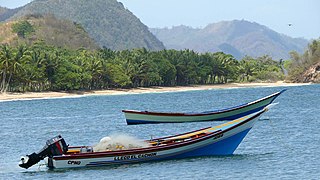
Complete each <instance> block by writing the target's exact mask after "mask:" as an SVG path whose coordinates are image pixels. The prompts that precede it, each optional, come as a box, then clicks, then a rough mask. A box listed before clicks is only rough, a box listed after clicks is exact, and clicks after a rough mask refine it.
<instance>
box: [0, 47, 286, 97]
mask: <svg viewBox="0 0 320 180" xmlns="http://www.w3.org/2000/svg"><path fill="white" fill-rule="evenodd" d="M279 65H280V64H279V63H278V62H276V61H273V60H272V59H271V58H270V57H268V56H263V57H260V58H258V59H253V58H251V57H246V58H244V59H243V60H241V61H237V60H236V59H235V58H234V57H233V56H231V55H228V54H224V53H222V52H218V53H204V54H198V53H196V52H194V51H191V50H181V51H177V50H161V51H148V50H146V49H144V48H143V49H133V50H123V51H113V50H110V49H100V50H96V51H90V50H85V49H78V50H70V49H65V48H57V47H52V46H48V45H46V44H44V43H43V42H42V41H39V42H37V43H34V44H33V45H31V46H24V45H20V46H18V47H13V46H8V45H1V46H0V90H1V92H5V91H10V92H26V91H47V90H51V91H61V90H62V91H72V90H98V89H108V88H131V87H150V86H176V85H191V84H216V83H228V82H239V81H240V82H243V81H258V80H261V81H265V80H269V79H270V77H271V79H272V80H277V79H280V78H282V73H281V69H280V68H279Z"/></svg>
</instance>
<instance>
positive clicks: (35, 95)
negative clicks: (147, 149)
mask: <svg viewBox="0 0 320 180" xmlns="http://www.w3.org/2000/svg"><path fill="white" fill-rule="evenodd" d="M309 84H310V83H285V82H282V81H279V82H275V83H229V84H219V85H194V86H175V87H150V88H132V89H113V90H97V91H78V92H75V93H67V92H27V93H2V94H0V100H1V101H9V100H24V99H40V98H63V97H81V96H88V95H120V94H140V93H157V92H179V91H194V90H208V89H223V88H244V87H277V86H301V85H309Z"/></svg>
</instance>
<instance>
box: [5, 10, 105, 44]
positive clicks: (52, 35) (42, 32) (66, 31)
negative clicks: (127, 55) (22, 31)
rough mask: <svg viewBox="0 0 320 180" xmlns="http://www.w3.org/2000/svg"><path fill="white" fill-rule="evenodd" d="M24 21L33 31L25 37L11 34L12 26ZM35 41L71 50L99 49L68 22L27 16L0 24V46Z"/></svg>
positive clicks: (86, 35)
mask: <svg viewBox="0 0 320 180" xmlns="http://www.w3.org/2000/svg"><path fill="white" fill-rule="evenodd" d="M25 21H27V22H28V23H30V26H32V29H33V31H32V32H30V34H28V35H26V36H25V37H20V36H18V35H17V33H14V32H13V26H14V25H15V24H19V23H23V22H25ZM37 41H44V42H45V43H46V44H48V45H52V46H56V47H68V48H71V49H79V48H85V49H97V48H99V46H98V45H97V44H96V43H95V41H94V40H93V39H92V38H90V37H89V35H88V33H87V32H86V31H85V30H84V29H83V28H82V27H81V26H80V25H79V24H76V23H73V22H71V21H68V20H59V19H56V18H55V17H53V16H49V15H47V16H27V17H25V18H23V19H21V20H19V21H8V22H6V23H2V24H0V44H10V45H14V46H15V45H18V44H19V43H21V42H23V43H26V44H32V43H34V42H37Z"/></svg>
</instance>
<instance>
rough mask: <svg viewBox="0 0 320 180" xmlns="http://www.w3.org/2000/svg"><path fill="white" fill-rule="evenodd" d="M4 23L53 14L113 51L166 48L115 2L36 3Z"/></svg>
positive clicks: (66, 0) (57, 0) (43, 0)
mask: <svg viewBox="0 0 320 180" xmlns="http://www.w3.org/2000/svg"><path fill="white" fill-rule="evenodd" d="M16 11H17V10H16V9H14V10H10V12H14V13H8V12H7V13H6V14H10V15H11V16H10V17H8V16H6V17H5V18H4V17H2V16H1V15H0V19H2V20H15V19H18V18H21V17H24V16H26V15H30V14H35V15H38V14H42V15H43V14H53V15H54V16H56V17H57V18H59V19H65V20H70V21H73V22H75V23H77V24H80V25H81V26H82V27H83V28H84V29H85V31H86V32H88V33H89V35H90V36H91V37H92V38H93V39H94V40H95V41H96V42H97V44H98V45H99V46H100V47H107V48H109V49H113V50H123V49H133V48H143V47H144V48H146V49H149V50H161V49H164V46H163V44H162V43H161V42H160V41H159V40H158V39H157V38H156V37H155V36H154V35H153V34H152V33H150V31H149V30H148V27H147V26H145V25H144V24H142V23H141V21H140V20H139V19H138V18H137V17H136V16H134V15H133V14H132V13H131V12H130V11H129V10H127V9H125V8H124V6H123V5H122V3H119V2H117V1H116V0H90V1H87V0H64V1H61V0H34V1H32V2H31V3H29V4H27V5H25V6H24V7H22V8H20V9H19V10H18V11H17V12H16Z"/></svg>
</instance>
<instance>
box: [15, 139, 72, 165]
mask: <svg viewBox="0 0 320 180" xmlns="http://www.w3.org/2000/svg"><path fill="white" fill-rule="evenodd" d="M67 151H68V146H67V144H66V142H65V141H64V139H63V138H62V137H61V136H60V135H59V136H56V137H54V138H51V139H49V140H47V142H46V145H45V146H44V147H43V148H42V149H41V151H39V152H38V153H32V154H30V155H27V156H26V157H21V162H20V163H19V166H20V167H23V168H26V169H28V168H29V167H31V166H33V165H34V164H37V163H38V162H39V161H40V160H43V159H44V158H45V157H53V156H56V155H62V154H65V153H66V152H67Z"/></svg>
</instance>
